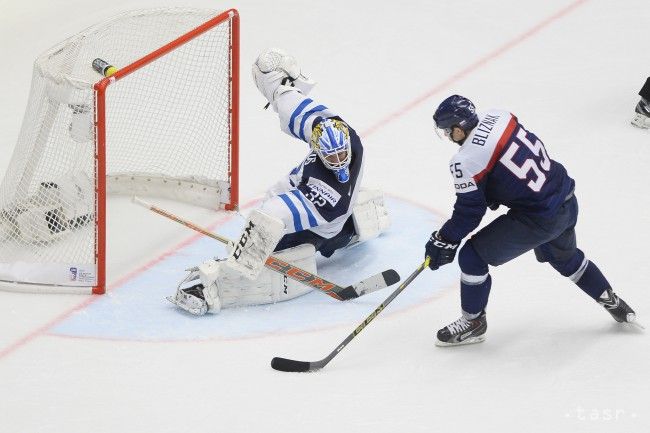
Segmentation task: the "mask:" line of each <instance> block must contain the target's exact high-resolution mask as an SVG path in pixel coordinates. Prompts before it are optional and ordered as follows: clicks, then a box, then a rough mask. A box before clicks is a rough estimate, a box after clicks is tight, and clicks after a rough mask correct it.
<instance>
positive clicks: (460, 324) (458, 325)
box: [448, 317, 471, 334]
mask: <svg viewBox="0 0 650 433" xmlns="http://www.w3.org/2000/svg"><path fill="white" fill-rule="evenodd" d="M470 326H471V323H469V321H468V320H467V319H465V318H464V317H461V318H460V319H458V320H456V321H455V322H453V323H451V324H450V325H449V326H448V328H449V332H451V333H452V334H459V333H461V332H463V331H465V330H467V329H468V328H469V327H470Z"/></svg>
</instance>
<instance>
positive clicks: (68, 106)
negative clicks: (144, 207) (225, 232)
mask: <svg viewBox="0 0 650 433" xmlns="http://www.w3.org/2000/svg"><path fill="white" fill-rule="evenodd" d="M238 26H239V18H238V15H237V12H236V11H234V10H230V11H226V12H224V13H221V14H220V13H218V12H216V11H209V10H195V9H177V8H174V9H155V10H146V11H137V12H129V13H125V14H122V15H119V16H117V17H115V18H112V19H110V20H108V21H106V22H104V23H101V24H98V25H95V26H93V27H91V28H89V29H86V30H85V31H83V32H81V33H79V34H77V35H75V36H74V37H72V38H70V39H68V40H66V41H64V42H62V43H60V44H58V45H56V46H55V47H53V48H51V49H50V50H48V51H47V52H45V53H44V54H42V55H41V56H40V57H38V59H37V60H36V62H35V64H34V73H33V79H32V88H31V93H30V97H29V103H28V105H27V111H26V113H25V117H24V120H23V125H22V129H21V132H20V136H19V138H18V142H17V144H16V147H15V150H14V154H13V156H12V158H11V161H10V164H9V167H8V169H7V172H6V174H5V177H4V180H3V182H2V185H1V186H0V282H1V283H0V286H2V287H3V288H10V289H12V288H13V289H18V290H20V289H21V288H29V289H30V291H33V290H40V289H41V288H42V289H43V291H48V290H57V288H58V290H57V291H77V290H76V289H69V290H67V289H66V288H82V289H80V290H81V291H86V290H89V291H93V292H94V293H103V291H104V286H105V275H104V269H105V236H106V232H105V230H106V221H105V219H106V211H105V207H106V205H105V202H106V193H107V192H112V193H122V194H139V195H155V196H162V197H168V198H173V199H176V200H180V201H185V202H190V203H194V204H197V205H201V206H206V207H211V208H215V209H218V208H224V207H225V208H227V209H232V208H235V207H236V206H237V141H238V137H237V108H238V105H237V98H238V69H237V68H238V65H237V63H238V46H239V42H238ZM98 58H99V59H102V60H104V61H106V62H107V63H109V64H111V65H113V66H114V67H115V68H116V69H117V72H116V73H115V74H114V75H112V76H110V77H107V78H105V77H103V76H102V75H101V74H100V73H99V72H98V71H96V70H95V69H93V67H92V64H93V61H94V60H95V59H98ZM34 285H38V286H36V288H34Z"/></svg>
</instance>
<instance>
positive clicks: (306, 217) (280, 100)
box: [262, 90, 364, 239]
mask: <svg viewBox="0 0 650 433" xmlns="http://www.w3.org/2000/svg"><path fill="white" fill-rule="evenodd" d="M273 105H274V108H275V109H276V110H277V112H278V115H279V118H280V126H281V128H282V130H283V131H284V132H285V133H287V134H288V135H290V136H292V137H294V138H297V139H300V140H302V141H304V142H306V143H308V144H309V143H310V140H311V134H312V128H313V126H314V125H316V124H318V123H319V122H320V121H321V120H324V119H336V120H341V121H343V119H341V118H340V117H339V116H338V115H337V114H336V113H335V112H333V111H332V110H330V109H329V108H328V107H327V106H325V105H322V104H319V103H318V102H316V101H314V100H313V99H311V98H308V97H306V96H304V95H303V94H302V93H300V92H299V91H297V90H291V91H288V92H285V93H283V94H281V95H279V96H278V97H277V98H276V100H275V103H274V104H273ZM346 124H347V123H346ZM348 130H349V134H350V144H351V150H352V160H351V161H350V165H349V170H350V178H349V180H348V181H347V182H344V183H342V182H339V181H338V179H337V178H336V174H335V173H334V171H332V170H330V169H328V168H327V167H325V165H324V164H323V162H322V161H321V159H320V158H319V156H318V155H317V153H316V152H315V151H313V150H312V151H311V152H310V153H309V154H308V155H307V157H306V158H305V159H304V160H303V161H302V162H301V163H300V164H299V165H298V166H296V167H295V168H293V169H292V170H291V171H290V172H289V174H288V175H287V176H286V177H284V178H283V179H281V180H280V181H279V182H278V183H277V184H276V185H275V186H274V187H272V188H271V189H270V190H269V191H268V194H267V200H266V201H265V202H264V204H263V205H262V210H263V211H265V212H267V213H270V214H272V215H274V216H276V217H278V218H280V219H282V220H283V221H284V223H285V227H286V233H294V232H299V231H303V230H310V231H312V232H314V233H315V234H317V235H319V236H321V237H323V238H326V239H330V238H332V237H334V236H336V235H337V234H338V233H339V232H340V231H341V230H342V228H343V226H344V224H345V223H346V221H347V220H348V218H349V217H350V216H351V214H352V210H353V207H354V204H355V202H356V198H357V194H358V191H359V187H360V185H361V178H362V175H363V164H364V159H363V146H362V144H361V139H360V138H359V136H358V135H357V133H356V132H355V131H354V129H352V128H351V127H350V126H349V125H348Z"/></svg>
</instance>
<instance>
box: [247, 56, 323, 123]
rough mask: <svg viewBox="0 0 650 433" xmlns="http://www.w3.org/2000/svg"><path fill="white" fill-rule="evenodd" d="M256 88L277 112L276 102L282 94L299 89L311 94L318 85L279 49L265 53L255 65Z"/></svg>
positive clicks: (294, 60)
mask: <svg viewBox="0 0 650 433" xmlns="http://www.w3.org/2000/svg"><path fill="white" fill-rule="evenodd" d="M252 72H253V79H254V81H255V86H257V88H258V90H259V91H260V92H261V93H262V95H264V97H265V98H266V100H267V101H269V104H273V109H274V110H275V111H277V107H276V106H275V100H276V99H277V97H278V96H280V95H281V94H283V93H285V92H288V91H291V90H295V89H298V90H299V91H300V93H302V94H303V95H307V94H309V92H310V91H311V89H312V88H313V87H314V86H315V85H316V83H315V82H314V81H312V80H310V79H309V78H307V77H306V76H304V75H303V74H302V73H301V72H300V67H299V66H298V62H297V61H296V59H295V58H294V57H293V56H291V55H289V54H287V53H286V52H285V51H284V50H281V49H279V48H269V49H267V50H265V51H263V52H262V53H261V54H260V55H259V56H258V57H257V60H255V63H253V68H252Z"/></svg>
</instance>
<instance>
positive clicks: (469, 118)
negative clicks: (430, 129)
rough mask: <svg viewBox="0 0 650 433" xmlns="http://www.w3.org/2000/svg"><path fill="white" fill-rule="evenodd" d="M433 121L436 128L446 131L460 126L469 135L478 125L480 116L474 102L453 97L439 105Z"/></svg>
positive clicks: (457, 96) (458, 96) (456, 96)
mask: <svg viewBox="0 0 650 433" xmlns="http://www.w3.org/2000/svg"><path fill="white" fill-rule="evenodd" d="M433 121H434V122H435V124H436V128H440V129H443V130H445V129H450V128H451V127H452V126H458V127H459V128H460V129H462V130H463V131H465V134H468V133H469V132H470V131H471V130H472V129H474V128H475V127H476V125H478V116H477V115H476V108H475V107H474V104H473V103H472V101H470V100H469V99H467V98H465V97H464V96H460V95H452V96H450V97H449V98H447V99H445V100H444V101H442V102H441V103H440V105H438V109H437V110H436V112H435V113H434V114H433Z"/></svg>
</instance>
